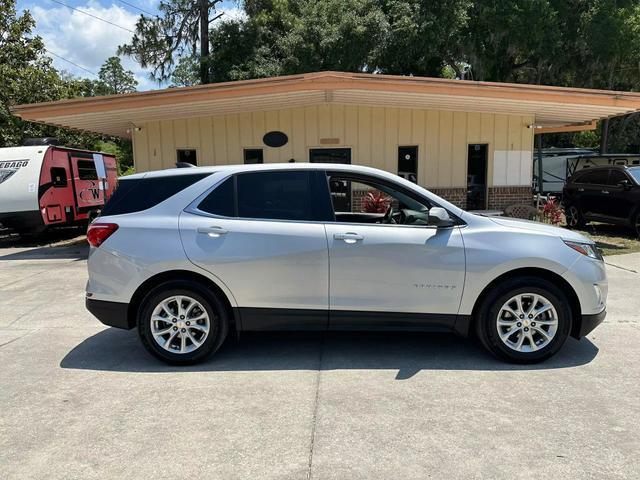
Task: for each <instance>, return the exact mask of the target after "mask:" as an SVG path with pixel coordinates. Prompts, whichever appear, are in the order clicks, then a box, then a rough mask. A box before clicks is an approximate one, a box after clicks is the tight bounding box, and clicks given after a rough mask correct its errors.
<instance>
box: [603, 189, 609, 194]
mask: <svg viewBox="0 0 640 480" xmlns="http://www.w3.org/2000/svg"><path fill="white" fill-rule="evenodd" d="M601 193H604V194H605V195H609V190H602V192H601Z"/></svg>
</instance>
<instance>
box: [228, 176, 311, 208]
mask: <svg viewBox="0 0 640 480" xmlns="http://www.w3.org/2000/svg"><path fill="white" fill-rule="evenodd" d="M237 189H238V190H237V195H238V216H239V217H244V218H270V219H275V220H312V219H313V217H314V216H313V214H312V208H311V176H310V175H309V172H258V173H245V174H242V175H238V176H237Z"/></svg>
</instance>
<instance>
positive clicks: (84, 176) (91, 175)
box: [78, 160, 98, 180]
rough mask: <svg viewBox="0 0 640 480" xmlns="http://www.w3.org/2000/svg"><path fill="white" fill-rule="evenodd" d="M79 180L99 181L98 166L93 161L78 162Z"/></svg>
mask: <svg viewBox="0 0 640 480" xmlns="http://www.w3.org/2000/svg"><path fill="white" fill-rule="evenodd" d="M78 178H79V179H80V180H97V179H98V173H97V172H96V164H95V163H94V161H93V160H78Z"/></svg>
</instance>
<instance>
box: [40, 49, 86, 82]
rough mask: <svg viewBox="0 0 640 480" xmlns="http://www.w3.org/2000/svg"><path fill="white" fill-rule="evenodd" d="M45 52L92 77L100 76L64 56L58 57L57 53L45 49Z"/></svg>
mask: <svg viewBox="0 0 640 480" xmlns="http://www.w3.org/2000/svg"><path fill="white" fill-rule="evenodd" d="M45 51H47V52H48V53H50V54H51V55H53V56H54V57H58V58H59V59H61V60H64V61H65V62H69V63H70V64H71V65H74V66H76V67H78V68H79V69H81V70H84V71H85V72H88V73H90V74H91V75H93V76H96V77H97V76H98V74H97V73H95V72H92V71H91V70H89V69H88V68H84V67H83V66H82V65H78V64H77V63H75V62H72V61H71V60H69V59H67V58H64V57H63V56H62V55H58V54H57V53H53V52H52V51H51V50H47V49H46V48H45Z"/></svg>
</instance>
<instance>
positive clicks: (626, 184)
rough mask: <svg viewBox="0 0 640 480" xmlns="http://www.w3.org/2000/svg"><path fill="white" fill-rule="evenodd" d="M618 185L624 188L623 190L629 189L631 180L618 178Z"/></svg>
mask: <svg viewBox="0 0 640 480" xmlns="http://www.w3.org/2000/svg"><path fill="white" fill-rule="evenodd" d="M618 186H619V187H622V188H624V189H625V190H629V189H630V188H631V182H629V180H626V179H625V180H620V181H619V182H618Z"/></svg>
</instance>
